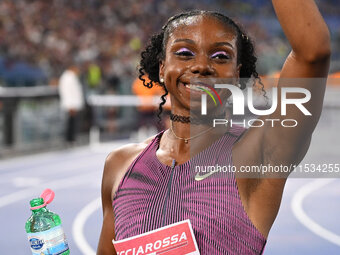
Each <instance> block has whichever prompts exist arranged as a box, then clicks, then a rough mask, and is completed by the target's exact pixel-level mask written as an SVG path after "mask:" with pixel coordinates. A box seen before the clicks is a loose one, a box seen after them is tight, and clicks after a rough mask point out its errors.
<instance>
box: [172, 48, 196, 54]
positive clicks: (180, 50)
mask: <svg viewBox="0 0 340 255" xmlns="http://www.w3.org/2000/svg"><path fill="white" fill-rule="evenodd" d="M183 52H190V53H191V54H193V55H194V53H193V52H192V51H191V50H188V49H187V48H181V49H179V50H178V51H176V53H183Z"/></svg>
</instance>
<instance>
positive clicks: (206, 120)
mask: <svg viewBox="0 0 340 255" xmlns="http://www.w3.org/2000/svg"><path fill="white" fill-rule="evenodd" d="M221 118H223V119H224V118H225V114H223V115H220V116H201V117H200V118H195V117H191V116H182V115H177V114H173V113H170V120H171V121H173V122H181V123H184V124H197V125H198V124H208V125H210V124H212V123H213V121H214V119H221Z"/></svg>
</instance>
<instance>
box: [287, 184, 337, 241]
mask: <svg viewBox="0 0 340 255" xmlns="http://www.w3.org/2000/svg"><path fill="white" fill-rule="evenodd" d="M333 181H335V179H319V180H316V181H313V182H310V183H307V184H306V185H304V186H302V187H301V188H300V189H299V190H298V191H297V192H296V193H295V195H294V197H293V199H292V203H291V207H292V211H293V213H294V215H295V217H296V218H297V219H298V220H299V221H300V222H301V223H302V224H303V225H304V226H305V227H306V228H308V229H309V230H310V231H312V232H313V233H314V234H316V235H318V236H320V237H322V238H324V239H326V240H327V241H329V242H331V243H334V244H336V245H338V246H340V236H339V235H337V234H334V233H333V232H331V231H329V230H327V229H325V228H324V227H322V226H320V225H319V224H318V223H316V222H315V221H314V220H312V219H311V218H310V217H309V216H308V215H307V214H306V213H305V211H304V210H303V207H302V203H303V200H304V199H305V198H306V197H307V196H308V195H310V194H311V193H312V192H314V191H316V190H318V189H321V188H322V187H324V186H326V185H327V184H329V183H331V182H333Z"/></svg>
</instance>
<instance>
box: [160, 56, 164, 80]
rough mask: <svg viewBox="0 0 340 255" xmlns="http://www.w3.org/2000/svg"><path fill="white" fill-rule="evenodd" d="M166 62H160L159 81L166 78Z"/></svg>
mask: <svg viewBox="0 0 340 255" xmlns="http://www.w3.org/2000/svg"><path fill="white" fill-rule="evenodd" d="M164 66H165V65H164V60H160V61H159V79H161V77H162V78H164Z"/></svg>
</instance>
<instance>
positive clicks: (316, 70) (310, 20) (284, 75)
mask: <svg viewBox="0 0 340 255" xmlns="http://www.w3.org/2000/svg"><path fill="white" fill-rule="evenodd" d="M272 2H273V6H274V9H275V11H276V14H277V17H278V19H279V21H280V24H281V26H282V28H283V30H284V32H285V34H286V36H287V38H288V40H289V42H290V45H291V47H292V51H291V53H290V54H289V56H288V58H287V60H286V61H285V64H284V66H283V68H282V71H281V76H280V80H279V82H278V87H279V88H278V91H279V92H280V88H281V87H299V88H305V89H307V90H308V91H309V92H310V93H311V99H310V100H309V102H307V103H305V104H303V106H304V107H305V108H306V109H307V110H308V111H309V112H310V113H311V116H308V115H305V114H304V113H302V111H301V110H300V109H298V107H297V106H295V105H287V111H286V115H282V114H281V95H280V93H279V99H278V107H277V110H276V111H275V112H274V113H273V114H271V115H269V116H264V117H262V119H278V120H280V121H282V120H284V119H294V120H296V121H297V123H298V124H297V126H296V127H283V126H281V124H280V122H279V121H277V122H275V125H274V127H272V123H271V122H266V121H265V123H266V124H265V126H264V127H263V128H250V130H249V132H247V134H246V135H245V136H244V139H242V140H241V141H240V146H239V147H241V148H245V150H246V151H247V150H248V151H249V152H250V153H253V154H254V156H253V160H251V162H255V163H256V164H271V165H280V164H283V165H290V164H298V163H299V162H300V161H301V160H302V159H303V157H304V156H305V154H306V152H307V150H308V147H309V144H310V140H311V136H312V133H313V131H314V128H315V126H316V124H317V122H318V120H319V118H320V114H321V110H322V104H323V98H324V91H325V85H326V80H327V79H326V77H327V75H328V69H329V62H330V34H329V30H328V28H327V26H326V24H325V22H324V20H323V18H322V16H321V14H320V12H319V10H318V7H317V6H316V4H315V2H314V1H313V0H273V1H272ZM303 97H304V95H303V94H301V93H288V94H287V98H303ZM289 124H292V123H289ZM254 151H255V153H254ZM259 154H260V155H259ZM256 158H258V159H260V160H256ZM246 163H247V162H246Z"/></svg>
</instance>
